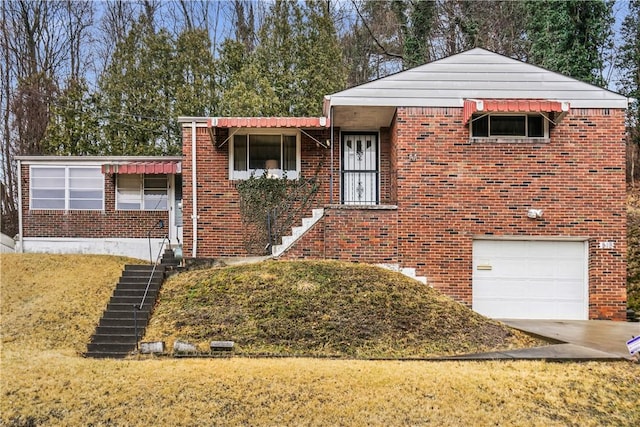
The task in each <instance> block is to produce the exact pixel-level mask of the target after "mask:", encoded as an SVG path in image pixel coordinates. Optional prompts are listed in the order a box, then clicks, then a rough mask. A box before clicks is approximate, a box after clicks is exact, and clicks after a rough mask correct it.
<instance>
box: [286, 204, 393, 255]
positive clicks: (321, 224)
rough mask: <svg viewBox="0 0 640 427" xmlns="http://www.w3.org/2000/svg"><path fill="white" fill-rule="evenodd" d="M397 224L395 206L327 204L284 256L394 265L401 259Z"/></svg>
mask: <svg viewBox="0 0 640 427" xmlns="http://www.w3.org/2000/svg"><path fill="white" fill-rule="evenodd" d="M397 223H398V211H397V209H395V208H387V209H385V208H367V209H358V208H354V207H347V206H334V207H326V208H325V214H324V217H323V218H322V219H321V220H320V221H318V222H317V223H316V224H315V225H314V226H313V228H311V229H310V230H309V231H308V232H307V233H306V234H304V235H303V236H302V237H301V238H300V239H299V240H298V241H297V242H296V243H295V244H294V246H293V247H292V248H291V249H290V250H288V251H287V252H285V253H284V254H283V255H282V256H281V258H282V259H300V258H326V259H340V260H344V261H354V262H366V263H372V264H382V263H394V264H395V263H397V262H398V248H397V245H396V242H397Z"/></svg>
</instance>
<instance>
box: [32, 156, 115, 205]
mask: <svg viewBox="0 0 640 427" xmlns="http://www.w3.org/2000/svg"><path fill="white" fill-rule="evenodd" d="M30 173H31V174H30V194H31V200H30V208H31V209H57V210H102V209H103V207H104V175H103V174H102V171H101V169H100V168H99V167H82V166H43V167H40V166H32V167H31V172H30Z"/></svg>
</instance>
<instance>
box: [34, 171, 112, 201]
mask: <svg viewBox="0 0 640 427" xmlns="http://www.w3.org/2000/svg"><path fill="white" fill-rule="evenodd" d="M37 169H63V170H64V208H38V207H34V206H33V200H34V197H33V190H34V189H36V190H37V189H38V188H37V187H35V188H34V186H33V183H34V178H36V177H34V173H33V171H34V170H37ZM71 169H95V170H97V171H98V175H99V177H100V180H101V186H100V188H99V190H100V192H101V197H100V198H101V206H100V208H92V209H79V208H71V207H70V205H71V190H72V189H71V186H70V183H71V174H70V170H71ZM96 178H98V177H97V176H96ZM51 190H53V188H51ZM87 190H95V191H97V190H98V187H95V188H88V189H87ZM36 200H38V199H36ZM56 200H59V199H56ZM74 200H76V199H74ZM81 200H82V199H81ZM89 200H93V199H89ZM29 210H32V211H102V212H104V210H105V189H104V174H103V173H102V169H101V167H100V166H95V165H57V164H53V165H52V164H41V165H31V166H29Z"/></svg>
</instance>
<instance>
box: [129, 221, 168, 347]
mask: <svg viewBox="0 0 640 427" xmlns="http://www.w3.org/2000/svg"><path fill="white" fill-rule="evenodd" d="M167 242H169V236H168V235H166V234H165V235H164V236H163V237H162V242H161V243H160V249H159V250H158V255H157V256H156V260H155V262H154V263H153V268H152V269H151V274H149V280H148V281H147V286H146V287H145V289H144V294H143V295H142V300H141V301H140V304H134V305H133V329H134V333H135V337H136V350H138V341H139V340H140V338H139V337H138V311H141V310H142V307H143V306H144V303H145V301H146V300H147V295H148V294H149V288H150V287H151V282H152V281H153V276H154V275H155V273H156V269H157V268H158V264H159V263H160V258H161V257H162V253H163V251H164V245H165V243H167Z"/></svg>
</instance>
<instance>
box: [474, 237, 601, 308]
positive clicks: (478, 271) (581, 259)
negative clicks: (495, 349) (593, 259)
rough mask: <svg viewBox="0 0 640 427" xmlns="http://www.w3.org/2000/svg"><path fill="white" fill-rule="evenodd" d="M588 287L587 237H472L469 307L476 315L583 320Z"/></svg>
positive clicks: (586, 306)
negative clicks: (511, 238) (582, 240)
mask: <svg viewBox="0 0 640 427" xmlns="http://www.w3.org/2000/svg"><path fill="white" fill-rule="evenodd" d="M587 289H588V273H587V246H586V242H572V241H520V240H476V241H474V242H473V309H474V310H475V311H477V312H478V313H480V314H483V315H485V316H488V317H493V318H503V319H577V320H583V319H587V318H588V300H589V299H588V291H587Z"/></svg>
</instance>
